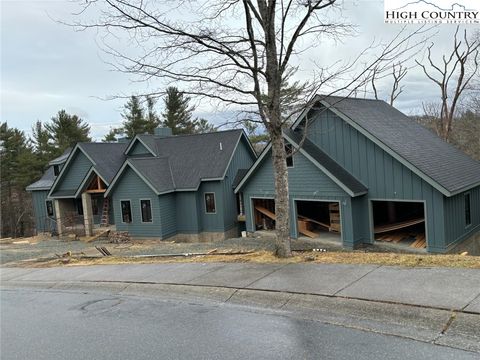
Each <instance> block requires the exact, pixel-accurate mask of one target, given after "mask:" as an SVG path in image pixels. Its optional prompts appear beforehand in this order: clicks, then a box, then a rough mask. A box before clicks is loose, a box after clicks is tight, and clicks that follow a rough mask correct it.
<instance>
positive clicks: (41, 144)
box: [31, 120, 57, 169]
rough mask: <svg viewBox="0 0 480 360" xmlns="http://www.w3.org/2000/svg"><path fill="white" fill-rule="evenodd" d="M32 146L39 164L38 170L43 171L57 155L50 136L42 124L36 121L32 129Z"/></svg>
mask: <svg viewBox="0 0 480 360" xmlns="http://www.w3.org/2000/svg"><path fill="white" fill-rule="evenodd" d="M31 141H32V144H33V147H34V151H35V155H36V156H37V160H38V162H39V166H40V169H44V168H45V167H46V165H47V164H48V162H49V161H50V160H52V159H53V158H54V155H55V154H56V153H57V150H56V149H55V146H54V145H53V144H52V141H51V137H50V134H49V132H48V130H47V129H46V128H45V127H44V125H43V124H42V122H41V121H40V120H38V121H37V122H36V123H35V126H33V127H32V139H31Z"/></svg>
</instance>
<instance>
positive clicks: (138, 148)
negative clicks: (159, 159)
mask: <svg viewBox="0 0 480 360" xmlns="http://www.w3.org/2000/svg"><path fill="white" fill-rule="evenodd" d="M128 155H145V156H152V154H151V153H150V151H148V149H147V148H146V147H145V146H143V144H142V143H141V142H140V141H138V140H136V141H135V144H133V146H132V148H131V149H130V151H129V152H128Z"/></svg>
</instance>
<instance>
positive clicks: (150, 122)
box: [145, 96, 160, 134]
mask: <svg viewBox="0 0 480 360" xmlns="http://www.w3.org/2000/svg"><path fill="white" fill-rule="evenodd" d="M146 102H147V116H146V121H147V125H146V127H145V130H146V132H147V133H149V134H153V133H154V131H155V129H156V128H157V127H158V126H159V125H160V118H159V116H158V114H157V112H156V111H155V104H156V103H157V100H156V99H155V98H152V97H151V96H147V97H146Z"/></svg>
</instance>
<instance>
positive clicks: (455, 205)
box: [444, 187, 480, 247]
mask: <svg viewBox="0 0 480 360" xmlns="http://www.w3.org/2000/svg"><path fill="white" fill-rule="evenodd" d="M466 193H468V194H470V219H471V225H469V226H467V225H466V221H465V194H466ZM444 203H445V229H446V239H447V246H449V247H452V246H454V245H456V244H458V243H460V242H461V241H462V240H465V239H467V238H469V237H470V236H472V235H473V234H474V233H476V232H477V231H480V187H476V188H474V189H471V190H469V191H466V192H463V193H461V194H458V195H455V196H452V197H449V198H447V197H445V202H444Z"/></svg>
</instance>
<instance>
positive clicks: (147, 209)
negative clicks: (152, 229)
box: [140, 200, 152, 223]
mask: <svg viewBox="0 0 480 360" xmlns="http://www.w3.org/2000/svg"><path fill="white" fill-rule="evenodd" d="M140 210H141V211H142V222H144V223H149V222H152V205H151V204H150V200H140Z"/></svg>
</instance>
